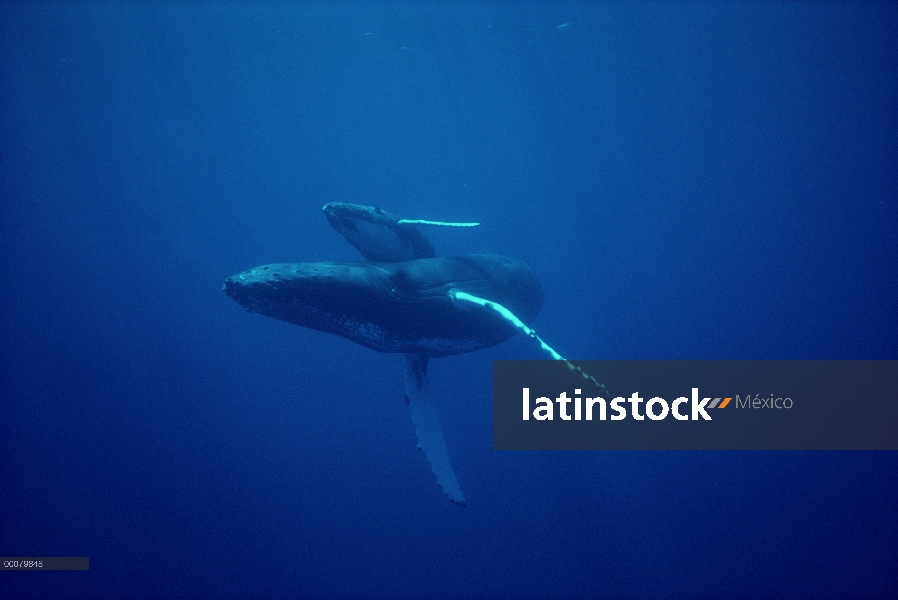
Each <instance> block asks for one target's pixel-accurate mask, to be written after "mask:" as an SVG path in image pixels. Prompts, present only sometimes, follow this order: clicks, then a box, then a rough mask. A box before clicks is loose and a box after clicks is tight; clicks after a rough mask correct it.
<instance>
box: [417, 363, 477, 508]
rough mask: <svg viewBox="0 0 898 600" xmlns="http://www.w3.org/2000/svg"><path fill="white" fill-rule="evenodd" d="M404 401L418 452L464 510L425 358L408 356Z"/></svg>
mask: <svg viewBox="0 0 898 600" xmlns="http://www.w3.org/2000/svg"><path fill="white" fill-rule="evenodd" d="M405 400H406V402H407V403H408V406H409V408H410V409H411V411H412V421H414V422H415V434H416V435H417V436H418V449H419V450H421V451H422V452H423V453H424V456H425V457H427V462H429V463H430V468H431V469H432V470H433V474H434V475H436V477H437V483H438V484H439V486H440V489H442V490H443V493H444V494H446V496H447V497H448V498H449V500H451V501H452V502H453V503H454V504H457V505H459V506H464V505H465V496H464V494H463V493H462V491H461V487H460V486H459V485H458V478H456V477H455V471H453V470H452V463H451V462H450V461H449V451H448V450H447V449H446V440H445V438H444V437H443V429H442V427H440V417H439V415H437V409H436V406H434V403H433V396H432V395H431V393H430V385H429V383H428V381H427V357H426V356H416V355H414V354H406V355H405Z"/></svg>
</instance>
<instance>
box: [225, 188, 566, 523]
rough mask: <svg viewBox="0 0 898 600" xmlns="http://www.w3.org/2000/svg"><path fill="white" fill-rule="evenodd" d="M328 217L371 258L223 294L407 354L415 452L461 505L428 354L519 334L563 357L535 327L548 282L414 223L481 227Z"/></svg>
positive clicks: (375, 216)
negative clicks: (443, 253) (452, 245)
mask: <svg viewBox="0 0 898 600" xmlns="http://www.w3.org/2000/svg"><path fill="white" fill-rule="evenodd" d="M324 213H325V216H326V217H327V219H328V221H329V222H330V224H331V225H332V226H333V227H334V229H336V230H337V232H339V233H340V234H341V235H343V236H344V237H345V238H346V239H347V241H349V242H350V243H351V244H352V245H354V246H355V247H356V248H358V249H359V251H360V252H361V253H362V255H363V256H364V257H365V258H366V259H368V262H317V263H278V264H269V265H262V266H259V267H255V268H253V269H249V270H248V271H244V272H243V273H239V274H237V275H233V276H231V277H228V278H227V279H226V280H225V283H224V287H223V290H224V292H225V293H226V294H227V295H228V296H230V297H231V298H233V299H234V300H236V301H237V302H238V303H239V304H240V305H241V306H243V307H244V308H246V309H247V310H249V311H250V312H256V313H259V314H262V315H265V316H268V317H272V318H275V319H280V320H282V321H287V322H289V323H293V324H296V325H301V326H303V327H308V328H311V329H316V330H318V331H323V332H326V333H332V334H336V335H339V336H342V337H344V338H346V339H349V340H352V341H353V342H356V343H358V344H361V345H362V346H365V347H367V348H370V349H372V350H377V351H379V352H394V353H402V354H404V355H405V359H406V360H405V362H406V396H405V399H406V402H407V404H408V405H409V408H410V410H411V413H412V419H413V421H414V423H415V429H416V434H417V436H418V448H419V449H420V450H422V451H423V452H424V454H425V456H426V458H427V460H428V462H429V463H430V465H431V469H432V470H433V472H434V475H435V476H436V478H437V483H438V484H439V486H440V488H441V489H442V490H443V493H444V494H445V495H446V496H447V497H448V498H449V500H451V501H452V502H453V503H455V504H457V505H460V506H464V505H465V499H464V494H463V493H462V491H461V488H460V486H459V484H458V480H457V478H456V476H455V472H454V471H453V469H452V465H451V463H450V461H449V453H448V450H447V449H446V442H445V439H444V437H443V432H442V428H441V427H440V423H439V417H438V415H437V412H436V407H435V405H434V399H433V397H432V395H431V393H430V389H429V384H428V379H427V364H428V360H429V359H430V358H434V357H440V356H449V355H452V354H459V353H463V352H473V351H475V350H480V349H483V348H489V347H491V346H495V345H497V344H500V343H502V342H503V341H505V340H507V339H509V338H510V337H512V336H513V335H515V333H517V332H518V331H523V332H524V333H525V334H527V335H529V336H530V337H533V338H535V339H536V340H537V341H538V342H539V343H540V344H541V345H542V346H543V348H544V349H547V351H550V353H551V354H552V355H553V358H558V359H561V357H560V356H559V355H558V354H557V353H555V352H554V350H551V348H549V347H548V346H547V345H546V344H545V343H544V342H543V341H542V340H541V339H539V338H538V337H537V336H536V334H535V333H534V332H533V330H531V329H530V328H529V327H528V325H529V324H530V322H531V321H532V320H533V319H534V318H535V317H536V314H537V313H538V312H539V309H540V307H541V306H542V301H543V292H542V287H541V286H540V284H539V281H537V279H536V277H535V276H534V275H533V272H532V271H531V270H530V268H529V267H528V266H527V265H526V264H524V263H523V262H521V261H519V260H515V259H513V258H507V257H503V256H496V255H492V254H470V255H466V256H456V257H445V258H437V257H436V254H435V252H434V249H433V246H432V245H431V243H430V242H429V241H428V240H427V239H426V238H425V237H424V236H423V235H422V234H421V233H420V231H418V229H417V228H416V227H415V226H416V225H436V226H456V227H469V226H474V225H477V224H476V223H444V222H438V221H424V220H406V219H400V218H398V217H397V216H395V215H391V214H390V213H387V212H385V211H383V210H380V209H378V208H374V207H369V206H361V205H357V204H346V203H331V204H328V205H326V206H325V207H324ZM562 360H563V359H562ZM568 364H570V363H568ZM571 367H572V368H576V367H573V365H571Z"/></svg>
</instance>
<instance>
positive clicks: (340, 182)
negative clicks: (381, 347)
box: [0, 2, 898, 598]
mask: <svg viewBox="0 0 898 600" xmlns="http://www.w3.org/2000/svg"><path fill="white" fill-rule="evenodd" d="M896 107H898V5H896V4H895V3H891V2H890V3H855V2H833V3H810V2H745V3H725V2H721V3H716V2H696V3H691V2H675V3H667V2H651V3H631V2H607V3H585V2H578V3H573V4H555V3H540V2H528V3H500V2H476V3H464V4H462V3H444V4H436V3H420V4H412V3H388V2H373V3H352V2H340V3H338V2H333V3H331V2H318V3H301V4H300V3H264V2H251V3H246V4H238V3H218V2H191V3H146V2H136V3H121V4H119V3H71V4H70V3H61V2H60V3H24V2H23V3H3V4H2V6H0V211H2V212H0V244H2V248H0V281H2V283H0V554H2V555H3V556H89V557H90V570H89V571H69V572H65V571H56V572H41V573H33V572H32V573H27V572H5V573H0V597H2V598H54V597H66V598H161V597H184V598H188V597H189V598H303V597H309V598H320V597H345V598H352V597H409V598H411V597H435V598H464V597H522V598H524V597H537V598H542V597H621V598H625V597H643V598H648V597H681V598H700V597H707V598H724V597H729V598H748V597H783V598H786V597H788V598H811V597H838V598H848V597H869V598H892V597H896V596H898V510H896V507H898V456H896V453H894V452H500V451H494V450H493V449H492V429H491V428H492V422H491V417H492V415H491V412H492V391H491V386H492V362H491V361H492V360H494V359H539V358H543V356H542V355H541V354H540V353H539V351H538V349H536V348H535V347H534V346H533V345H532V344H531V343H530V342H529V340H527V339H524V338H523V337H522V336H518V337H516V338H514V339H512V340H510V341H508V342H506V343H504V344H502V345H500V346H497V347H495V348H491V349H489V350H485V351H480V352H476V353H471V354H465V355H460V356H455V357H448V358H443V359H436V360H433V361H431V366H430V374H431V380H432V386H433V388H434V389H435V392H436V394H437V396H438V398H439V400H440V407H439V410H440V416H441V420H442V423H443V429H444V431H445V434H446V440H447V444H448V446H449V452H450V454H451V457H452V461H453V465H454V467H455V471H456V473H457V474H458V477H459V480H460V482H461V486H462V489H463V490H464V492H465V495H466V497H467V501H468V506H467V507H466V508H458V507H456V506H453V505H451V504H450V503H449V502H448V501H447V500H446V498H445V497H443V496H442V494H441V493H440V492H439V490H438V488H437V486H436V483H435V480H434V476H433V474H432V473H431V472H430V468H429V466H428V465H427V463H426V461H425V460H424V458H423V456H422V455H421V454H420V453H419V452H416V451H415V445H416V440H415V433H414V427H413V425H412V422H411V418H410V416H409V413H408V409H407V407H406V406H405V403H404V402H403V394H404V379H403V378H404V367H403V360H402V357H401V356H399V355H390V354H379V353H377V352H373V351H371V350H368V349H365V348H362V347H361V346H357V345H355V344H353V343H351V342H349V341H347V340H344V339H343V338H339V337H336V336H332V335H327V334H324V333H319V332H316V331H312V330H308V329H304V328H300V327H296V326H294V325H290V324H288V323H284V322H280V321H275V320H272V319H268V318H265V317H262V316H259V315H256V314H250V313H247V312H246V311H244V310H243V309H242V308H240V306H238V305H237V304H236V303H235V302H234V301H232V300H230V299H229V298H227V297H226V296H225V295H224V294H223V293H222V292H221V286H222V282H223V280H224V279H225V278H226V277H228V276H230V275H233V274H235V273H238V272H240V271H243V270H245V269H248V268H251V267H254V266H257V265H260V264H265V263H271V262H313V261H322V260H357V259H358V254H357V252H356V250H355V249H354V248H352V247H351V246H350V245H349V244H348V243H346V241H345V240H344V239H343V238H341V237H340V236H339V235H338V234H337V233H336V232H335V231H334V230H333V229H331V227H330V226H329V225H328V223H327V221H326V220H325V218H324V215H323V213H322V211H321V207H322V206H323V205H324V204H325V203H327V202H354V203H359V204H366V205H375V206H379V207H381V208H383V209H385V210H387V211H389V212H392V213H394V214H396V215H399V216H402V217H406V218H418V219H432V220H443V221H479V222H481V223H482V225H481V226H480V227H477V228H473V229H464V230H458V229H453V230H434V229H428V230H427V231H426V235H427V236H428V237H429V238H430V239H431V241H433V243H434V246H435V247H436V250H437V253H438V255H454V254H464V253H470V252H478V251H487V252H491V253H496V254H502V255H507V256H512V257H515V258H518V259H521V260H523V261H525V262H526V263H528V264H529V265H530V266H531V267H532V269H533V270H534V272H535V273H536V274H537V276H538V278H539V279H540V280H541V282H542V284H543V287H544V290H545V302H544V305H543V308H542V311H541V313H540V314H539V316H538V317H537V319H536V321H535V328H536V330H537V331H538V332H539V334H540V335H541V336H542V337H543V338H544V339H545V340H546V341H547V342H548V343H549V344H551V345H552V346H554V347H555V348H556V349H557V350H558V351H559V352H560V353H561V354H563V355H564V356H566V357H570V358H573V359H898V302H896V293H898V136H896V130H898V119H896V115H898V110H896ZM846 401H848V402H852V401H854V402H857V403H861V402H863V399H846Z"/></svg>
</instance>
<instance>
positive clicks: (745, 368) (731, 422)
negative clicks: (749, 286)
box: [493, 360, 898, 450]
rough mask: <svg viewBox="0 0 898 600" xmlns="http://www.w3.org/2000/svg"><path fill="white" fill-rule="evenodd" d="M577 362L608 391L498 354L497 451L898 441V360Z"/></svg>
mask: <svg viewBox="0 0 898 600" xmlns="http://www.w3.org/2000/svg"><path fill="white" fill-rule="evenodd" d="M575 364H576V365H577V366H578V367H579V368H581V369H582V371H583V372H585V373H588V374H589V375H591V376H593V377H595V379H597V380H598V381H599V382H601V383H603V384H604V385H605V387H606V389H607V393H606V394H605V395H604V396H603V394H602V390H600V389H599V388H598V387H597V386H596V385H595V384H593V383H592V382H590V381H589V380H588V379H586V378H584V377H583V375H581V374H580V373H579V372H578V371H576V370H573V369H571V368H570V367H569V366H568V364H567V363H566V362H564V361H495V362H494V363H493V447H494V448H495V449H497V450H898V393H896V390H898V361H765V360H759V361H575ZM524 389H526V390H528V391H527V398H528V400H529V402H528V404H527V406H528V408H529V413H528V419H527V420H525V419H524V414H525V412H524V406H525V404H524V401H525V393H524ZM576 390H580V391H579V392H577V391H576ZM693 390H695V391H693ZM562 392H564V393H565V396H566V398H568V399H570V400H569V401H565V397H562V396H561V393H562ZM634 393H636V394H637V396H636V397H635V398H634V397H633V396H632V395H633V394H634ZM539 398H543V399H544V400H542V401H539V402H538V401H537V399H539ZM576 398H579V399H580V420H577V419H576V411H575V408H576V402H575V399H576ZM599 398H601V400H597V399H599ZM615 398H619V399H621V400H622V401H621V400H618V401H617V403H616V404H617V408H619V409H624V415H623V418H622V419H620V420H614V419H613V418H612V417H621V413H620V412H619V411H615V410H614V409H613V408H612V400H613V399H615ZM654 398H658V400H654V401H652V403H651V411H652V417H650V418H647V416H646V412H645V411H646V408H647V404H648V403H649V401H650V400H653V399H654ZM589 399H593V401H592V402H590V401H589ZM705 399H707V402H705ZM602 400H603V401H604V404H605V417H606V418H605V419H604V420H602V419H601V407H602ZM675 404H676V406H674V405H675ZM550 405H551V408H549V406H550ZM587 405H591V408H592V420H587V418H586V417H587ZM634 407H635V408H636V409H637V415H640V416H642V417H643V418H642V419H637V418H634V416H633V408H634ZM696 408H697V409H698V410H696ZM674 409H676V415H675V414H674ZM534 411H537V412H534ZM562 413H564V415H565V416H567V417H569V419H564V418H562ZM550 414H551V416H552V418H551V419H549V418H547V417H548V416H549V415H550Z"/></svg>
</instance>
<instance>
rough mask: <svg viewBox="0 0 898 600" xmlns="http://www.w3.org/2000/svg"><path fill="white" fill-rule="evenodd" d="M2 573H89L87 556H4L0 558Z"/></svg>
mask: <svg viewBox="0 0 898 600" xmlns="http://www.w3.org/2000/svg"><path fill="white" fill-rule="evenodd" d="M0 569H2V570H4V571H89V570H90V558H89V557H87V556H25V557H23V556H4V557H0Z"/></svg>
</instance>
